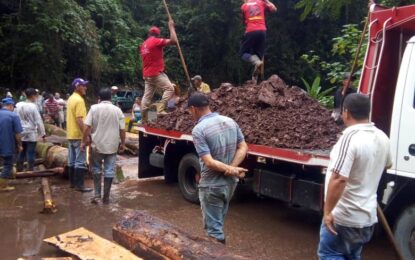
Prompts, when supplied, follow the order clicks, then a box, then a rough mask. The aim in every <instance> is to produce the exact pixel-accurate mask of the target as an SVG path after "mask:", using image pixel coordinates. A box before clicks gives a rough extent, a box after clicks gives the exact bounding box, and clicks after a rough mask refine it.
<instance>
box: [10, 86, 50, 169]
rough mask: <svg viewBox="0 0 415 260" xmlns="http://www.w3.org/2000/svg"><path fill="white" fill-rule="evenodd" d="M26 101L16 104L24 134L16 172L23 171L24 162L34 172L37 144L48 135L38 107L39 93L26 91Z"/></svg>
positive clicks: (29, 89) (30, 89) (31, 89)
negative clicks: (40, 138) (38, 140)
mask: <svg viewBox="0 0 415 260" xmlns="http://www.w3.org/2000/svg"><path fill="white" fill-rule="evenodd" d="M25 93H26V98H27V99H26V101H22V102H19V103H17V104H16V113H17V115H18V116H19V118H20V121H21V124H22V127H23V132H22V143H23V151H22V152H21V153H20V154H19V156H18V157H17V162H16V170H17V171H18V172H21V171H23V169H24V167H23V165H24V161H25V160H27V170H28V171H33V168H34V165H35V157H36V144H37V139H38V137H39V136H41V137H42V138H43V140H44V141H45V137H46V133H45V126H44V125H43V120H42V117H41V116H40V113H39V111H38V110H37V106H36V99H37V95H38V94H37V92H36V90H35V89H33V88H28V89H26V91H25Z"/></svg>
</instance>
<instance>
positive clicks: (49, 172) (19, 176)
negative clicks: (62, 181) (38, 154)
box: [15, 167, 63, 179]
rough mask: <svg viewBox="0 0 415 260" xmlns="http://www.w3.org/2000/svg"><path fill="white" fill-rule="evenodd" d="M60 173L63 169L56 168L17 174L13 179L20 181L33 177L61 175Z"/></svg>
mask: <svg viewBox="0 0 415 260" xmlns="http://www.w3.org/2000/svg"><path fill="white" fill-rule="evenodd" d="M62 173H63V168H62V167H57V168H53V169H47V170H38V171H26V172H17V173H16V174H15V178H16V179H22V178H33V177H49V176H53V175H57V174H62Z"/></svg>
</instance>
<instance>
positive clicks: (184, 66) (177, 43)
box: [163, 0, 193, 88]
mask: <svg viewBox="0 0 415 260" xmlns="http://www.w3.org/2000/svg"><path fill="white" fill-rule="evenodd" d="M163 4H164V8H165V9H166V14H167V18H168V19H169V20H173V19H172V18H171V14H170V11H169V7H168V6H167V2H166V0H163ZM176 35H177V32H176ZM176 46H177V49H178V50H179V56H180V60H181V62H182V66H183V70H184V74H185V75H186V79H187V83H188V84H189V87H190V88H193V85H192V81H191V79H190V75H189V71H188V70H187V65H186V61H185V60H184V56H183V52H182V48H181V47H180V42H179V39H178V37H177V41H176Z"/></svg>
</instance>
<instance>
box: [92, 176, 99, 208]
mask: <svg viewBox="0 0 415 260" xmlns="http://www.w3.org/2000/svg"><path fill="white" fill-rule="evenodd" d="M92 177H93V179H94V191H95V194H94V197H93V198H92V200H91V202H92V203H94V204H98V202H99V200H100V199H101V174H92Z"/></svg>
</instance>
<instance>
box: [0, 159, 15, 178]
mask: <svg viewBox="0 0 415 260" xmlns="http://www.w3.org/2000/svg"><path fill="white" fill-rule="evenodd" d="M0 159H2V161H3V170H2V171H1V173H0V178H1V179H9V178H11V177H12V175H13V174H12V170H13V155H7V156H4V155H0Z"/></svg>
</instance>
